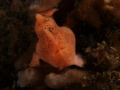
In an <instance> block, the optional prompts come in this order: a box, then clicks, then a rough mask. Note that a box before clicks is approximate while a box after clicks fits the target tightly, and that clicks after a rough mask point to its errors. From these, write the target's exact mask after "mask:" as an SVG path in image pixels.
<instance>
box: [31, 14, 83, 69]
mask: <svg viewBox="0 0 120 90" xmlns="http://www.w3.org/2000/svg"><path fill="white" fill-rule="evenodd" d="M36 20H37V21H36V24H35V31H36V34H37V36H38V38H39V41H38V43H37V45H36V52H35V53H34V54H33V59H32V61H31V63H30V67H34V66H37V65H39V59H42V60H43V61H45V62H47V63H49V64H51V65H52V66H54V67H56V68H59V69H62V68H64V67H68V66H70V65H77V63H78V62H79V61H78V60H77V59H78V58H76V54H75V35H74V33H73V32H72V31H71V30H70V29H69V28H67V27H59V26H58V25H57V24H56V22H55V21H54V19H53V18H51V17H48V16H42V15H41V14H36ZM75 58H76V59H75ZM80 63H81V62H80ZM80 66H82V65H81V64H80Z"/></svg>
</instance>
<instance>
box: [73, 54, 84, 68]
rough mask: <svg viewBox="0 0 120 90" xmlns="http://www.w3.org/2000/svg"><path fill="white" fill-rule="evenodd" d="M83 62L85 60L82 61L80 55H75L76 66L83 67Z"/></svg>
mask: <svg viewBox="0 0 120 90" xmlns="http://www.w3.org/2000/svg"><path fill="white" fill-rule="evenodd" d="M84 64H85V62H84V61H83V59H82V57H80V55H76V56H75V62H74V65H76V66H78V67H83V66H84Z"/></svg>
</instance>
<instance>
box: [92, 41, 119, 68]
mask: <svg viewBox="0 0 120 90" xmlns="http://www.w3.org/2000/svg"><path fill="white" fill-rule="evenodd" d="M91 55H92V56H93V57H94V58H96V59H97V63H96V66H97V65H102V66H103V67H104V68H107V69H109V70H110V69H115V68H117V67H118V66H119V65H120V60H119V56H118V53H117V50H116V49H115V48H114V47H111V46H110V47H109V46H107V45H106V42H105V41H103V42H102V44H100V43H98V44H97V48H96V49H94V50H93V51H92V52H91ZM99 67H100V66H99Z"/></svg>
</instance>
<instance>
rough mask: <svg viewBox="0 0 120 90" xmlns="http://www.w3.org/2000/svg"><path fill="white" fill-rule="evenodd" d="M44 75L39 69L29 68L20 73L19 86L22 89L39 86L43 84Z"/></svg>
mask: <svg viewBox="0 0 120 90" xmlns="http://www.w3.org/2000/svg"><path fill="white" fill-rule="evenodd" d="M43 79H44V75H43V74H42V73H41V72H40V71H39V70H37V69H34V68H27V69H26V70H24V71H20V72H18V81H17V84H18V85H19V86H20V87H26V86H31V85H32V86H37V85H40V84H42V82H43Z"/></svg>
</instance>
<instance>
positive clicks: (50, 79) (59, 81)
mask: <svg viewBox="0 0 120 90" xmlns="http://www.w3.org/2000/svg"><path fill="white" fill-rule="evenodd" d="M87 75H88V73H87V71H82V70H81V71H80V70H76V69H71V70H68V71H66V72H64V73H62V74H54V73H50V74H48V75H47V76H46V78H45V84H46V85H47V86H48V87H50V88H54V89H58V88H62V87H65V86H68V85H72V84H76V83H80V82H81V78H82V77H86V76H87Z"/></svg>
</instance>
